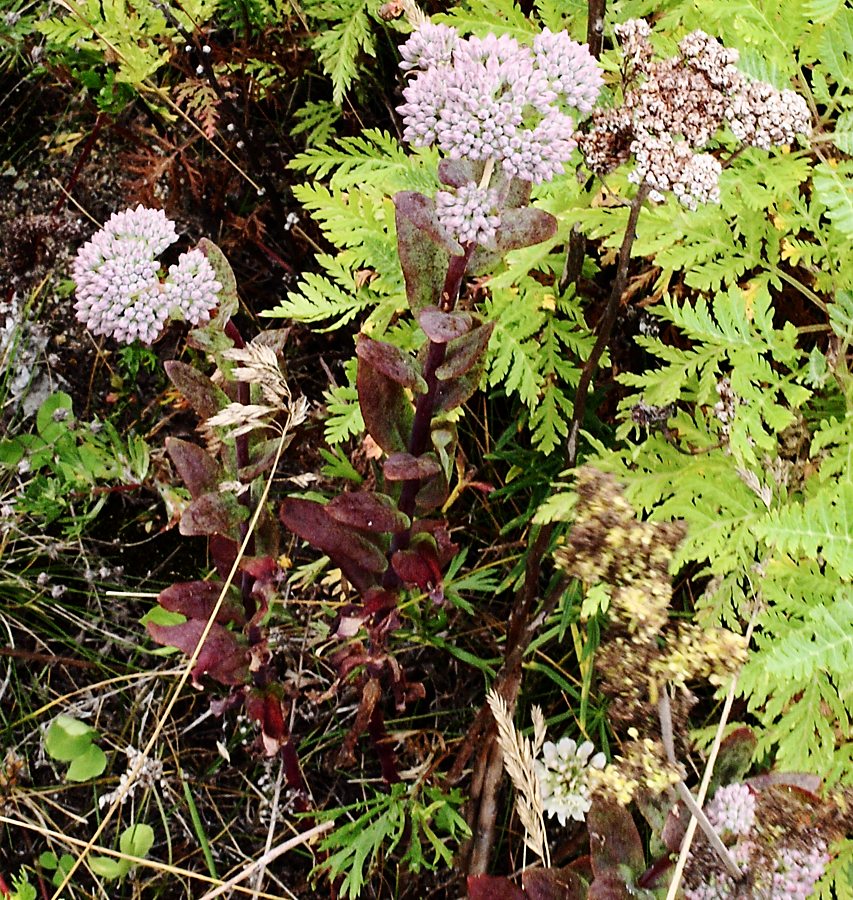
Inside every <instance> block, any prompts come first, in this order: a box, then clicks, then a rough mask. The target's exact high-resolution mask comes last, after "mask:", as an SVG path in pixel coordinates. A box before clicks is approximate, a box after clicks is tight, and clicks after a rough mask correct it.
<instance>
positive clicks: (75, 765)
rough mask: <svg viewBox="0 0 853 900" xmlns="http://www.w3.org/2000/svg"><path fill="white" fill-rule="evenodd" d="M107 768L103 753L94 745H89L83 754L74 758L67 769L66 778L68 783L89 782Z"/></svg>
mask: <svg viewBox="0 0 853 900" xmlns="http://www.w3.org/2000/svg"><path fill="white" fill-rule="evenodd" d="M106 767H107V758H106V756H105V755H104V751H103V750H101V748H100V747H98V746H96V745H95V744H90V745H89V749H88V750H86V752H85V753H81V754H80V755H79V756H77V757H75V759H74V760H73V761H72V763H71V765H70V766H69V767H68V772H67V774H66V777H67V778H68V780H69V781H89V779H91V778H97V777H98V775H100V774H101V772H103V771H104V769H106Z"/></svg>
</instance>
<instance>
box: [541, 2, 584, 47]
mask: <svg viewBox="0 0 853 900" xmlns="http://www.w3.org/2000/svg"><path fill="white" fill-rule="evenodd" d="M536 15H537V16H539V20H540V21H541V22H542V24H543V25H544V26H545V27H546V28H550V29H551V31H555V32H556V31H568V32H569V33H570V34H571V35H572V37H573V38H575V40H579V41H586V18H587V4H586V3H584V2H582V0H569V2H566V0H536Z"/></svg>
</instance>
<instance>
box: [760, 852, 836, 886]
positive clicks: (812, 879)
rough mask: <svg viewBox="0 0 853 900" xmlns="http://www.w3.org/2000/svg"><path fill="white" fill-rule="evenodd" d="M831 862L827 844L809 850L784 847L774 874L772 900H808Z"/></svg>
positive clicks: (779, 853) (778, 857)
mask: <svg viewBox="0 0 853 900" xmlns="http://www.w3.org/2000/svg"><path fill="white" fill-rule="evenodd" d="M828 862H829V854H828V853H827V852H826V844H824V843H822V842H821V843H819V844H818V845H817V846H816V847H811V848H810V849H808V850H804V849H798V848H795V847H783V848H782V849H781V850H779V851H778V854H777V862H776V868H775V870H774V872H773V886H772V888H771V894H770V897H771V900H806V898H807V897H811V895H812V892H813V891H814V886H815V883H816V882H817V881H818V879H819V878H820V877H821V875H823V870H824V869H825V868H826V864H827V863H828Z"/></svg>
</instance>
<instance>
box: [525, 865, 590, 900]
mask: <svg viewBox="0 0 853 900" xmlns="http://www.w3.org/2000/svg"><path fill="white" fill-rule="evenodd" d="M521 880H522V883H523V884H524V890H525V893H526V894H527V896H528V897H529V898H530V900H583V898H584V897H586V890H587V888H586V884H585V883H584V880H583V879H582V878H581V877H580V876H579V875H578V874H577V873H576V872H573V871H572V870H571V869H534V868H531V869H525V870H524V871H523V872H522V873H521Z"/></svg>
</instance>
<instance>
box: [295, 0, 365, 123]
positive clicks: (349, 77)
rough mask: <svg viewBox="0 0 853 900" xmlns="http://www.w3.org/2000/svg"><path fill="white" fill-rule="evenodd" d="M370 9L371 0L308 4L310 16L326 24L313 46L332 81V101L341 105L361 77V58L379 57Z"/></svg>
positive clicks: (314, 40)
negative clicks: (368, 12)
mask: <svg viewBox="0 0 853 900" xmlns="http://www.w3.org/2000/svg"><path fill="white" fill-rule="evenodd" d="M369 6H370V3H369V2H368V0H336V2H334V3H332V2H321V3H318V4H314V3H311V4H306V8H305V11H306V12H307V13H308V15H309V16H310V17H311V18H314V19H319V20H321V21H322V22H323V23H324V24H323V25H322V26H321V28H319V29H318V34H317V36H316V37H315V38H314V39H313V40H312V41H311V47H312V48H313V49H314V50H315V51H316V52H317V57H318V59H319V60H320V64H321V65H322V67H323V71H324V72H325V73H326V74H327V75H328V76H329V77H330V78H331V79H332V99H333V101H334V102H335V103H337V104H338V106H340V105H341V104H342V103H343V101H344V96H345V94H346V92H347V91H348V90H349V89H350V87H351V85H352V83H353V81H355V78H356V75H357V74H358V58H359V56H360V55H361V54H365V55H366V56H371V57H375V56H376V49H375V41H374V37H373V30H372V28H371V24H370V17H369V16H368V14H367V10H368V7H369Z"/></svg>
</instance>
